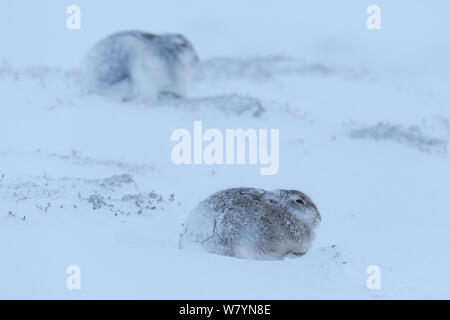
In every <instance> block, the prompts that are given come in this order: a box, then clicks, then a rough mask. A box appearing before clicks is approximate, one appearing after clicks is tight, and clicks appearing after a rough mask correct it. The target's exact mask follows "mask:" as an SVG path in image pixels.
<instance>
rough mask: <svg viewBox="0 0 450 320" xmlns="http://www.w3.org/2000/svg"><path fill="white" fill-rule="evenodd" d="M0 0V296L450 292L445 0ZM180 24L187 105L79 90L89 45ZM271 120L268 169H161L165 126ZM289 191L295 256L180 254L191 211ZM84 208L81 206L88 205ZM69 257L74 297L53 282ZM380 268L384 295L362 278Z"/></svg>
mask: <svg viewBox="0 0 450 320" xmlns="http://www.w3.org/2000/svg"><path fill="white" fill-rule="evenodd" d="M76 2H77V4H78V5H79V6H80V8H81V12H82V27H81V30H79V31H75V30H72V31H69V30H67V29H66V25H65V19H66V17H67V15H66V13H65V9H66V8H67V6H68V5H70V4H72V2H67V1H61V3H59V4H55V3H54V1H51V0H46V1H40V2H36V3H35V2H33V3H30V2H29V1H23V0H19V1H18V0H15V1H10V0H7V1H5V3H4V4H3V5H2V10H1V13H0V30H1V31H0V32H1V37H2V50H1V52H0V59H1V60H3V61H4V62H2V63H1V64H0V92H1V95H2V103H1V107H0V119H1V132H2V139H1V140H0V255H1V258H0V259H1V260H0V298H7V299H10V298H32V299H42V298H44V299H46V298H62V299H80V298H88V299H94V298H114V299H116V298H126V299H130V298H139V299H141V298H145V299H146V298H160V299H164V298H167V299H183V298H184V299H199V298H204V299H221V298H223V299H226V298H233V299H241V298H242V299H245V298H247V299H282V298H283V299H301V298H306V299H311V298H325V299H334V298H344V299H345V298H357V299H380V298H387V299H398V298H402V299H403V298H406V299H411V298H412V299H414V298H439V299H442V298H447V299H448V298H449V297H450V288H449V286H450V280H449V277H448V269H449V268H450V256H449V253H448V252H449V250H448V248H449V246H450V236H449V234H448V230H449V228H450V217H449V213H450V210H449V209H450V204H449V201H448V197H449V196H448V191H449V190H450V179H449V177H450V165H449V164H450V163H449V155H448V148H447V146H448V141H449V139H450V111H449V110H450V97H449V94H448V92H449V91H448V86H449V83H450V62H449V60H448V57H449V56H450V40H449V37H448V26H447V24H446V22H445V21H446V15H448V14H447V13H448V11H449V9H450V5H449V4H448V3H447V2H445V1H434V2H433V3H427V4H423V3H411V2H410V1H395V2H392V1H387V0H386V1H381V0H380V1H377V5H379V6H380V7H381V10H382V29H381V30H377V31H376V30H367V28H366V25H365V21H366V17H367V15H366V8H367V6H368V5H370V4H372V2H370V1H356V0H355V1H348V2H346V3H345V4H343V3H341V2H336V1H325V2H326V4H325V3H323V1H321V2H320V3H316V4H303V3H299V2H298V1H286V2H285V3H283V4H279V3H273V2H269V1H260V2H258V4H251V3H250V2H242V1H237V0H235V1H226V2H222V3H220V4H219V3H217V2H214V3H213V2H210V1H206V0H195V1H190V2H186V3H180V2H175V1H165V2H164V3H162V2H160V3H153V2H152V3H147V2H143V1H128V2H127V5H126V6H125V5H123V4H120V3H119V2H111V1H106V0H105V1H95V2H93V1H86V0H79V1H76ZM122 30H145V31H149V32H154V33H165V32H176V33H182V34H183V35H185V36H186V37H187V38H188V39H189V40H190V41H191V42H192V44H193V45H194V47H195V48H196V51H197V52H198V54H199V56H200V60H201V65H200V67H199V70H198V71H197V73H196V75H195V77H194V82H193V84H192V87H191V88H190V90H189V92H188V98H186V100H182V101H180V102H173V101H162V102H160V103H154V104H144V103H131V102H129V103H120V102H117V101H114V100H111V99H108V98H106V97H101V96H96V95H83V94H82V93H81V92H80V91H81V90H80V77H79V69H78V65H79V63H80V61H81V59H82V57H83V55H84V54H86V52H87V50H88V49H89V48H90V47H91V46H92V45H93V44H94V43H96V42H97V41H98V40H100V39H101V38H103V37H105V36H106V35H108V34H112V33H114V32H116V31H122ZM194 120H202V121H203V126H204V128H205V129H206V128H217V129H219V130H222V132H224V131H225V130H226V129H229V128H231V129H234V128H243V129H247V128H265V129H271V128H275V129H280V169H279V172H278V174H276V175H272V176H262V175H260V174H259V166H252V165H232V166H227V165H212V166H207V165H180V166H176V165H174V164H173V163H172V162H171V159H170V154H171V149H172V147H173V146H174V145H175V143H173V142H172V141H171V140H170V137H171V133H172V132H173V131H174V130H176V129H178V128H186V129H188V130H193V123H194ZM244 186H245V187H257V188H263V189H268V190H273V189H298V190H301V191H303V192H305V193H306V194H308V195H309V196H310V197H311V198H312V199H313V200H314V202H315V203H316V204H317V206H318V209H319V211H320V213H321V215H322V222H321V225H320V227H319V229H318V233H317V237H316V239H315V241H314V243H313V246H312V248H311V249H310V250H309V252H308V253H307V254H306V255H304V256H302V257H299V258H286V259H284V260H281V261H254V260H244V259H236V258H231V257H224V256H219V255H214V254H208V253H203V252H194V251H189V250H180V249H179V247H178V241H179V234H180V231H181V225H182V223H183V222H184V221H185V220H186V218H187V216H188V215H189V212H190V210H192V209H193V208H195V207H196V206H197V205H198V203H199V202H200V201H201V200H203V199H205V198H206V197H208V196H210V195H211V194H213V193H214V192H216V191H218V190H222V189H225V188H230V187H244ZM94 208H95V209H94ZM70 265H78V266H80V268H81V289H80V290H69V289H68V288H67V287H66V280H67V278H68V276H69V275H68V274H67V273H66V269H67V267H68V266H70ZM370 265H378V266H379V267H380V268H381V286H382V287H381V290H369V289H368V288H367V286H366V280H367V278H368V277H369V275H368V274H367V273H366V269H367V267H368V266H370Z"/></svg>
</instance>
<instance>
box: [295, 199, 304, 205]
mask: <svg viewBox="0 0 450 320" xmlns="http://www.w3.org/2000/svg"><path fill="white" fill-rule="evenodd" d="M295 202H297V203H299V204H302V205H305V201H303V200H302V199H297V200H295Z"/></svg>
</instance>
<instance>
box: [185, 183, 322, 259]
mask: <svg viewBox="0 0 450 320" xmlns="http://www.w3.org/2000/svg"><path fill="white" fill-rule="evenodd" d="M320 221H321V216H320V213H319V211H318V210H317V207H316V205H315V204H314V203H313V202H312V200H311V199H310V198H309V197H308V196H306V195H305V194H304V193H302V192H300V191H296V190H274V191H266V190H263V189H255V188H234V189H227V190H223V191H219V192H217V193H215V194H213V195H212V196H210V197H209V198H207V199H205V200H203V201H202V202H200V204H199V205H198V206H197V208H195V209H194V210H193V211H192V212H191V213H190V215H189V217H188V219H187V221H186V223H185V224H184V225H183V231H182V233H181V235H180V248H183V247H184V246H186V245H190V244H192V245H194V246H198V245H200V246H201V247H203V248H205V249H206V250H207V251H208V252H211V253H217V254H221V255H226V256H232V257H238V258H247V259H261V260H270V259H282V258H283V257H285V256H286V255H289V254H293V255H303V254H305V253H306V252H307V251H308V249H309V247H310V246H311V243H312V241H313V239H314V230H315V229H316V228H317V227H318V225H319V223H320Z"/></svg>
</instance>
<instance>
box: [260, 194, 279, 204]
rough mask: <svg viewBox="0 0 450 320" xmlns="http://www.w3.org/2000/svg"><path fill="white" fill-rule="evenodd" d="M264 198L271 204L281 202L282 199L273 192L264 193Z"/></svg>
mask: <svg viewBox="0 0 450 320" xmlns="http://www.w3.org/2000/svg"><path fill="white" fill-rule="evenodd" d="M262 199H263V200H264V201H267V202H269V203H271V204H278V203H280V199H279V197H277V196H276V195H275V194H273V193H272V192H266V193H264V194H263V195H262Z"/></svg>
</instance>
